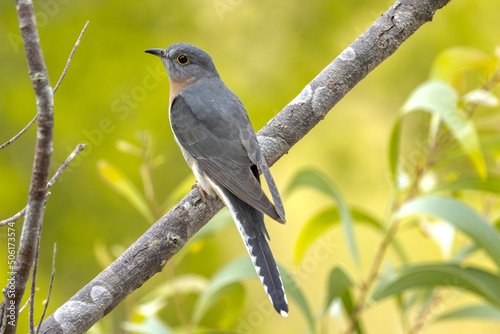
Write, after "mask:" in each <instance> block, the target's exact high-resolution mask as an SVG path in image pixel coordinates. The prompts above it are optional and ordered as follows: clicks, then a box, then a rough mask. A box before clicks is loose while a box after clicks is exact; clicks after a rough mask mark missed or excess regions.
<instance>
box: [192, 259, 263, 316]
mask: <svg viewBox="0 0 500 334" xmlns="http://www.w3.org/2000/svg"><path fill="white" fill-rule="evenodd" d="M250 277H252V278H253V277H255V278H257V277H258V276H257V273H256V272H255V269H254V267H253V264H252V261H251V260H250V258H249V257H248V256H244V257H240V258H238V259H236V260H233V261H231V262H229V263H228V264H227V265H226V266H224V267H223V268H222V269H220V270H219V271H217V272H216V273H215V274H214V275H213V276H212V278H211V279H210V283H209V284H208V286H207V288H206V289H205V290H204V291H203V292H202V293H201V294H200V296H199V297H198V299H197V300H196V304H195V306H194V309H193V316H192V322H193V323H194V324H198V323H199V322H200V320H201V319H202V318H203V316H204V315H205V313H206V312H207V311H208V309H209V308H210V307H211V306H212V305H213V304H215V302H217V300H219V298H220V297H221V294H222V292H223V289H224V288H225V287H226V286H228V285H229V284H232V283H236V282H240V281H241V280H243V279H245V278H250Z"/></svg>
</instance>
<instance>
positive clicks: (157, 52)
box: [144, 48, 165, 57]
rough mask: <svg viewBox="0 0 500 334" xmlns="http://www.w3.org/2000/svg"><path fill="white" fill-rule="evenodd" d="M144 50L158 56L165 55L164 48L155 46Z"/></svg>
mask: <svg viewBox="0 0 500 334" xmlns="http://www.w3.org/2000/svg"><path fill="white" fill-rule="evenodd" d="M144 52H147V53H151V54H152V55H155V56H158V57H163V56H164V55H165V50H163V49H156V48H155V49H147V50H146V51H144Z"/></svg>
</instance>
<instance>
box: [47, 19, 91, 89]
mask: <svg viewBox="0 0 500 334" xmlns="http://www.w3.org/2000/svg"><path fill="white" fill-rule="evenodd" d="M88 25H89V21H87V23H85V25H84V26H83V29H82V32H81V33H80V36H78V39H77V40H76V43H75V46H74V47H73V50H71V53H70V54H69V58H68V61H67V62H66V66H65V67H64V70H63V72H62V74H61V77H60V78H59V80H58V81H57V83H56V85H55V86H54V90H53V93H54V94H55V93H56V91H57V89H58V88H59V85H60V84H61V82H62V81H63V79H64V77H65V76H66V72H68V68H69V65H70V64H71V60H72V59H73V55H74V54H75V51H76V48H78V45H80V40H81V39H82V37H83V34H84V33H85V30H87V26H88Z"/></svg>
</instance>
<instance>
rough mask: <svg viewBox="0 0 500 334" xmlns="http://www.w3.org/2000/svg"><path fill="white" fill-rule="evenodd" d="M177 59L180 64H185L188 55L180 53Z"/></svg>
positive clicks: (187, 60)
mask: <svg viewBox="0 0 500 334" xmlns="http://www.w3.org/2000/svg"><path fill="white" fill-rule="evenodd" d="M177 61H178V62H179V64H181V65H186V64H187V63H188V62H189V57H188V56H186V55H180V56H178V57H177Z"/></svg>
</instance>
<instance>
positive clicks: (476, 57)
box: [430, 46, 496, 89]
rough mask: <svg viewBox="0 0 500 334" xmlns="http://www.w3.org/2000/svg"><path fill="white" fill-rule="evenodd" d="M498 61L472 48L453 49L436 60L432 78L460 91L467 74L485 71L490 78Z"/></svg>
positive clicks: (447, 50)
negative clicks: (472, 71) (471, 71)
mask: <svg viewBox="0 0 500 334" xmlns="http://www.w3.org/2000/svg"><path fill="white" fill-rule="evenodd" d="M495 65H496V59H495V58H494V57H489V56H488V55H486V54H485V53H483V52H482V51H480V50H478V49H474V48H471V47H463V46H459V47H453V48H449V49H446V50H444V51H442V52H441V53H440V54H439V55H438V56H437V57H436V58H435V60H434V64H433V65H432V69H431V74H430V77H431V78H433V79H439V80H444V81H446V82H448V83H450V84H451V85H453V86H455V87H456V88H457V89H460V88H462V87H463V86H464V82H465V78H464V77H465V73H466V72H467V71H469V70H471V69H474V68H477V69H483V70H484V72H485V74H486V75H487V76H488V75H489V74H491V73H492V71H494V69H495Z"/></svg>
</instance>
